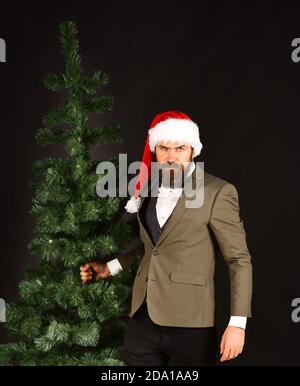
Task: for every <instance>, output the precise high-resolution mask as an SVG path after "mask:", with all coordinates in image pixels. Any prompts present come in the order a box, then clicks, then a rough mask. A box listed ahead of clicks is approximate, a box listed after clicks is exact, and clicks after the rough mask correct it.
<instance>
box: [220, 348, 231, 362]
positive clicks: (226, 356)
mask: <svg viewBox="0 0 300 386" xmlns="http://www.w3.org/2000/svg"><path fill="white" fill-rule="evenodd" d="M229 356H230V348H229V347H225V350H224V352H223V355H222V357H221V359H220V361H221V362H224V361H227V360H228V358H229Z"/></svg>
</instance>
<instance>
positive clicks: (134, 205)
mask: <svg viewBox="0 0 300 386" xmlns="http://www.w3.org/2000/svg"><path fill="white" fill-rule="evenodd" d="M140 204H141V197H138V198H135V196H132V197H131V198H130V199H129V200H128V201H127V204H126V206H125V209H126V210H127V212H129V213H135V212H137V211H138V209H139V207H140Z"/></svg>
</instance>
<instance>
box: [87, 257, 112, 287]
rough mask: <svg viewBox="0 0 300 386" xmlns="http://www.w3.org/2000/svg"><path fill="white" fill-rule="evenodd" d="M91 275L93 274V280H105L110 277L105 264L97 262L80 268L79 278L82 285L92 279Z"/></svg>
mask: <svg viewBox="0 0 300 386" xmlns="http://www.w3.org/2000/svg"><path fill="white" fill-rule="evenodd" d="M93 274H95V279H96V280H100V279H105V278H107V277H109V276H111V272H110V270H109V268H108V265H107V264H106V263H100V262H98V261H92V262H91V263H87V264H85V265H82V266H81V267H80V276H81V281H82V283H83V284H85V283H88V282H89V281H91V280H92V279H93Z"/></svg>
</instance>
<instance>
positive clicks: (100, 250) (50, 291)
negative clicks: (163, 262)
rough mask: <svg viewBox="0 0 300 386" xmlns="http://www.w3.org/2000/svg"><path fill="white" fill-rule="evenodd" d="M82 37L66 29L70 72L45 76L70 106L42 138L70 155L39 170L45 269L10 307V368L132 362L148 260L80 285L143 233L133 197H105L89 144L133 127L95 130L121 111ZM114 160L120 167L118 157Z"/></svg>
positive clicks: (33, 273) (37, 243)
mask: <svg viewBox="0 0 300 386" xmlns="http://www.w3.org/2000/svg"><path fill="white" fill-rule="evenodd" d="M76 35H77V30H76V25H75V24H74V23H73V22H70V21H68V22H65V23H62V24H61V25H60V40H61V45H62V52H63V54H64V58H65V72H64V74H62V75H48V76H47V77H46V78H45V86H46V87H47V88H48V89H49V90H52V91H65V93H66V100H65V104H64V106H63V107H61V108H59V109H55V110H54V111H52V112H50V113H48V114H46V116H45V117H44V120H43V123H44V128H42V129H40V130H38V131H37V134H36V140H37V142H38V143H39V144H42V145H49V144H57V143H60V144H65V145H66V157H65V158H46V159H42V160H39V161H37V162H36V163H35V164H34V172H35V174H36V175H37V179H36V180H35V181H34V182H32V184H31V185H32V187H33V188H34V192H35V195H34V198H33V203H32V210H31V213H32V215H33V216H34V217H35V219H36V228H35V231H34V238H33V240H32V241H31V242H30V244H29V252H30V253H31V254H33V255H35V256H37V258H38V259H39V262H38V264H37V268H34V269H33V268H28V269H27V270H26V278H25V280H23V281H22V282H21V283H20V285H19V293H20V300H18V301H17V302H15V303H13V304H9V305H8V306H7V310H6V314H7V322H6V327H7V329H8V331H9V333H10V334H12V335H14V336H18V339H19V341H18V342H17V343H9V344H5V345H0V364H2V365H6V364H21V365H123V362H122V360H121V351H122V344H123V333H124V327H125V325H126V321H127V317H128V306H129V303H130V296H131V286H132V282H133V279H134V275H135V271H136V269H137V266H138V263H139V259H140V256H139V254H135V256H136V260H135V263H134V264H132V265H131V267H129V268H128V269H127V270H125V271H123V272H122V273H120V274H119V275H117V276H116V277H109V278H107V279H104V280H100V281H97V282H93V283H91V284H88V285H83V284H82V283H81V281H80V276H79V267H80V266H81V265H82V264H84V263H86V262H89V261H93V260H97V259H99V260H103V261H108V260H110V259H112V258H114V257H115V256H116V255H117V254H118V253H121V251H122V249H123V248H126V246H127V245H128V243H129V241H130V240H131V238H132V237H133V236H134V232H135V227H134V226H135V224H134V223H130V222H125V221H124V220H123V219H122V214H123V212H124V203H125V202H126V200H127V198H126V197H124V198H120V197H118V195H117V197H104V198H100V197H98V195H97V193H96V184H97V181H98V179H99V176H98V175H97V174H96V166H97V164H98V163H99V161H95V160H92V159H91V157H90V156H89V151H88V150H89V149H88V146H89V145H99V144H104V143H117V142H120V141H121V140H122V135H123V131H124V130H123V128H122V127H121V126H120V125H117V126H114V125H104V126H101V127H97V128H91V127H88V124H87V121H88V119H89V118H90V116H91V115H92V114H101V113H104V112H106V111H111V110H112V106H113V98H112V97H110V96H103V95H101V94H100V91H101V89H102V88H103V87H104V86H105V85H106V84H107V83H108V76H107V75H106V74H104V73H103V72H96V73H95V74H94V75H93V76H92V77H87V76H85V75H84V73H83V69H82V64H81V57H80V53H79V41H78V39H77V36H76ZM110 161H111V162H113V163H114V164H115V166H116V168H118V162H117V160H116V159H111V160H110ZM100 177H101V176H100ZM132 253H135V251H133V252H132Z"/></svg>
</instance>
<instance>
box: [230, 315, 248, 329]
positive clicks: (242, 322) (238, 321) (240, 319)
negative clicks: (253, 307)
mask: <svg viewBox="0 0 300 386" xmlns="http://www.w3.org/2000/svg"><path fill="white" fill-rule="evenodd" d="M246 323H247V316H231V317H230V320H229V323H228V326H232V327H240V328H243V329H244V330H245V328H246Z"/></svg>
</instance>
